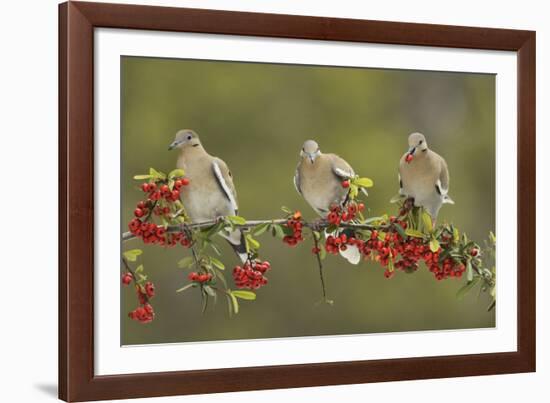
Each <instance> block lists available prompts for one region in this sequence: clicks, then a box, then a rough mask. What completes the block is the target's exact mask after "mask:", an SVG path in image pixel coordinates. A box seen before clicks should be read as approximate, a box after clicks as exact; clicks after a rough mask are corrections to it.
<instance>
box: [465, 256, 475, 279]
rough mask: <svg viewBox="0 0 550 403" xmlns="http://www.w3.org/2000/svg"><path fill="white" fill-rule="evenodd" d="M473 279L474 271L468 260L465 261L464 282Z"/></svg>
mask: <svg viewBox="0 0 550 403" xmlns="http://www.w3.org/2000/svg"><path fill="white" fill-rule="evenodd" d="M473 278H474V270H473V268H472V262H470V259H468V260H467V261H466V280H468V282H470V281H472V280H473Z"/></svg>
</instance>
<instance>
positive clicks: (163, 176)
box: [149, 168, 166, 179]
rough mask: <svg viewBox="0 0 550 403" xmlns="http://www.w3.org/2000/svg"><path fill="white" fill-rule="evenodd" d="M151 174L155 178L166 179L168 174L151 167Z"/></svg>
mask: <svg viewBox="0 0 550 403" xmlns="http://www.w3.org/2000/svg"><path fill="white" fill-rule="evenodd" d="M149 175H151V177H153V178H155V179H166V174H165V173H163V172H160V171H157V170H156V169H155V168H149Z"/></svg>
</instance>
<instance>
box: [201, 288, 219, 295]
mask: <svg viewBox="0 0 550 403" xmlns="http://www.w3.org/2000/svg"><path fill="white" fill-rule="evenodd" d="M202 288H203V290H204V291H206V293H207V294H208V295H210V296H211V297H216V291H214V289H213V288H212V287H210V286H209V285H204V286H202Z"/></svg>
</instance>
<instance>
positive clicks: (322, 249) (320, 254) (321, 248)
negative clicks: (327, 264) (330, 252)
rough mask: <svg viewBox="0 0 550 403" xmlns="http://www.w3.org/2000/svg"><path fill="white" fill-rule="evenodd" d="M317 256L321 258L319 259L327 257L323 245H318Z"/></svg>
mask: <svg viewBox="0 0 550 403" xmlns="http://www.w3.org/2000/svg"><path fill="white" fill-rule="evenodd" d="M319 257H320V258H321V260H324V259H325V258H326V257H327V251H326V249H325V248H323V246H320V247H319Z"/></svg>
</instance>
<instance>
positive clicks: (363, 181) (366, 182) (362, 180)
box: [353, 178, 374, 188]
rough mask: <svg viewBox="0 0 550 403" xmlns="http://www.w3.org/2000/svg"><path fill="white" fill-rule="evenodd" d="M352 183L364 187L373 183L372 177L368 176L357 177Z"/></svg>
mask: <svg viewBox="0 0 550 403" xmlns="http://www.w3.org/2000/svg"><path fill="white" fill-rule="evenodd" d="M353 183H355V184H356V185H357V186H361V187H364V188H370V187H372V186H373V185H374V182H373V181H372V179H369V178H357V179H354V180H353Z"/></svg>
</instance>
